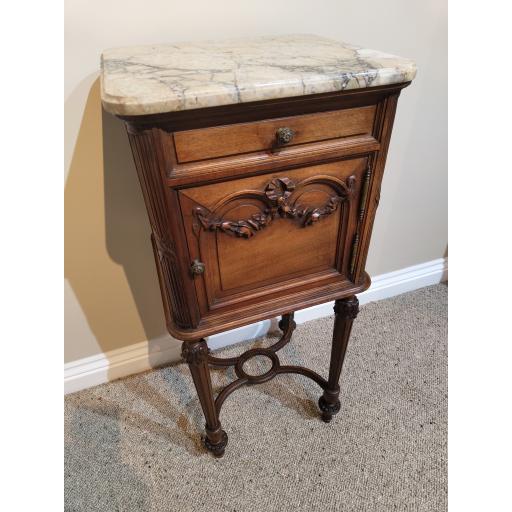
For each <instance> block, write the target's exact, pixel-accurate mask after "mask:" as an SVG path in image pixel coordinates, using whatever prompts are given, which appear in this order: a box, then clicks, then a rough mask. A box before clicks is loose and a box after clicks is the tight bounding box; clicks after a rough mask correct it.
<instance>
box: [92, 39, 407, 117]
mask: <svg viewBox="0 0 512 512" xmlns="http://www.w3.org/2000/svg"><path fill="white" fill-rule="evenodd" d="M415 75H416V66H415V64H414V62H413V61H411V60H409V59H404V58H402V57H397V56H395V55H389V54H387V53H382V52H379V51H375V50H369V49H366V48H360V47H357V46H353V45H350V44H346V43H341V42H339V41H335V40H332V39H325V38H323V37H318V36H313V35H289V36H279V37H260V38H255V39H242V40H240V39H239V40H225V41H207V42H202V43H177V44H161V45H152V46H133V47H126V48H113V49H110V50H105V51H104V52H103V55H102V56H101V98H102V102H103V106H104V108H105V110H107V111H108V112H111V113H113V114H118V115H145V114H157V113H162V112H172V111H177V110H189V109H195V108H203V107H214V106H219V105H230V104H235V103H247V102H251V101H259V100H269V99H276V98H286V97H291V96H303V95H306V94H315V93H322V92H332V91H342V90H346V89H360V88H364V87H375V86H378V85H385V84H393V83H401V82H408V81H410V80H412V79H413V78H414V76H415Z"/></svg>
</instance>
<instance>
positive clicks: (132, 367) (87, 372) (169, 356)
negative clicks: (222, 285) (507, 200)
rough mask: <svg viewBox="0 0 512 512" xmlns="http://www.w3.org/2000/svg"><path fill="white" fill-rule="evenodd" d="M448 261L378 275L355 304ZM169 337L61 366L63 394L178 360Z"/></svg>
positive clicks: (302, 318)
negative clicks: (62, 371) (62, 368)
mask: <svg viewBox="0 0 512 512" xmlns="http://www.w3.org/2000/svg"><path fill="white" fill-rule="evenodd" d="M447 277H448V258H439V259H437V260H432V261H428V262H426V263H421V264H419V265H414V266H412V267H406V268H403V269H401V270H396V271H394V272H389V273H387V274H382V275H380V276H375V277H374V278H372V285H371V286H370V288H369V289H368V290H366V291H365V292H363V293H361V294H359V295H358V298H359V303H360V304H361V305H362V304H366V303H368V302H373V301H377V300H381V299H386V298H388V297H393V296H395V295H399V294H401V293H405V292H410V291H412V290H417V289H418V288H423V287H424V286H430V285H433V284H437V283H440V282H442V281H446V279H447ZM332 308H333V303H332V302H328V303H326V304H320V305H319V306H313V307H311V308H307V309H303V310H301V311H297V312H296V313H295V321H296V322H297V323H298V324H300V323H303V322H307V321H309V320H315V319H316V318H322V317H326V316H329V315H332V314H333V309H332ZM276 327H277V319H273V320H265V321H263V322H258V323H256V324H252V325H247V326H244V327H240V328H238V329H233V330H232V331H227V332H224V333H221V334H216V335H214V336H210V338H209V339H208V345H209V346H210V348H212V349H218V348H221V347H225V346H228V345H233V344H235V343H239V342H241V341H244V340H251V339H254V338H258V337H260V336H264V335H265V334H266V333H267V332H268V331H269V330H271V329H275V328H276ZM169 341H170V337H169V336H163V337H162V338H159V339H155V340H151V341H141V342H140V343H135V344H134V345H130V346H128V347H124V348H120V349H117V350H111V351H109V352H106V353H101V354H97V355H95V356H91V357H85V358H83V359H79V360H77V361H72V362H70V363H67V364H65V365H64V392H65V393H66V394H68V393H73V392H75V391H80V390H81V389H86V388H90V387H92V386H97V385H98V384H103V383H105V382H109V381H112V380H115V379H119V378H121V377H126V376H128V375H132V374H135V373H139V372H142V371H145V370H149V369H150V368H154V367H157V366H161V365H163V364H166V363H170V362H174V361H178V360H179V359H180V345H181V343H180V342H178V341H176V340H171V342H169Z"/></svg>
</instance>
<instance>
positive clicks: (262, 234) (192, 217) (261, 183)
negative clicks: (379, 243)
mask: <svg viewBox="0 0 512 512" xmlns="http://www.w3.org/2000/svg"><path fill="white" fill-rule="evenodd" d="M368 165H369V161H368V157H354V158H351V159H347V160H343V161H338V162H332V163H328V164H323V165H313V166H310V167H302V168H299V169H293V170H287V171H280V172H275V173H272V174H263V175H259V176H251V177H246V178H242V179H235V180H231V181H225V182H222V183H215V184H210V185H202V186H195V187H191V188H187V189H182V190H181V191H180V192H179V201H180V208H181V211H182V216H183V219H184V222H185V231H186V236H187V242H188V248H189V252H190V261H193V260H198V261H199V262H201V263H202V264H203V265H204V272H203V273H198V274H197V275H196V276H195V277H194V283H195V286H196V291H197V296H198V299H199V306H200V309H201V314H202V315H207V314H208V312H211V311H214V310H217V311H218V310H219V309H220V310H222V309H223V308H226V310H229V307H231V306H233V305H234V304H239V305H240V306H243V304H244V302H245V303H247V301H254V300H261V299H265V300H270V299H272V298H273V297H276V298H277V297H279V296H280V295H282V294H284V293H290V292H293V291H303V290H313V289H315V288H319V287H322V286H328V285H330V284H331V285H336V284H337V286H339V287H340V288H343V286H345V285H347V284H348V283H352V282H353V277H354V276H353V275H352V269H351V254H352V250H353V247H354V244H353V242H354V239H355V233H356V230H357V228H358V219H359V214H360V211H361V210H360V208H361V204H360V202H361V196H364V195H365V194H362V190H363V189H364V188H365V187H364V180H365V179H366V178H365V177H367V176H368V174H367V173H366V170H367V168H368ZM367 185H368V184H367ZM367 185H366V186H367ZM199 270H202V269H201V268H199ZM258 298H259V299H258Z"/></svg>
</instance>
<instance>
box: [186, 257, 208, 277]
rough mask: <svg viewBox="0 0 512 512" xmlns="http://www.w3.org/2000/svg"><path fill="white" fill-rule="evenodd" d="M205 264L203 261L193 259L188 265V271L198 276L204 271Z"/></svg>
mask: <svg viewBox="0 0 512 512" xmlns="http://www.w3.org/2000/svg"><path fill="white" fill-rule="evenodd" d="M204 269H205V266H204V263H203V262H201V261H199V260H198V259H195V260H194V261H193V262H192V265H191V266H190V271H191V272H192V274H193V275H195V276H198V275H200V274H202V273H203V272H204Z"/></svg>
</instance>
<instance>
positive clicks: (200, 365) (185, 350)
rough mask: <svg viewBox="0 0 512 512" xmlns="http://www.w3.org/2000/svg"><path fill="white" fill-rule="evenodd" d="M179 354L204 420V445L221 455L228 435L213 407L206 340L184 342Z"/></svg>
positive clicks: (214, 453) (217, 455)
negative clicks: (184, 362)
mask: <svg viewBox="0 0 512 512" xmlns="http://www.w3.org/2000/svg"><path fill="white" fill-rule="evenodd" d="M181 355H182V356H183V359H185V361H186V362H187V363H188V367H189V368H190V373H191V374H192V379H193V381H194V385H195V387H196V390H197V395H198V397H199V402H200V403H201V408H202V409H203V414H204V418H205V420H206V425H205V427H206V428H205V430H206V436H205V438H204V445H205V446H206V448H207V449H208V450H209V451H210V452H212V453H213V455H215V457H222V456H223V455H224V450H225V448H226V445H227V444H228V436H227V434H226V432H224V430H222V428H221V424H220V421H219V416H218V414H217V409H216V407H215V400H214V398H213V390H212V381H211V377H210V368H209V367H208V346H207V344H206V341H204V340H199V341H195V342H187V341H186V342H184V343H183V345H182V347H181Z"/></svg>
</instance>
